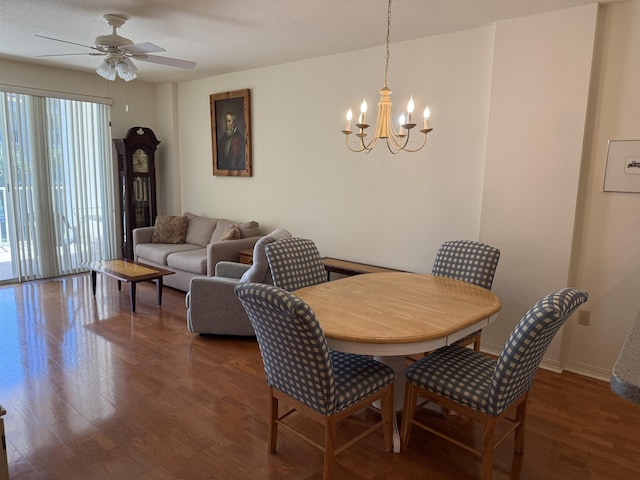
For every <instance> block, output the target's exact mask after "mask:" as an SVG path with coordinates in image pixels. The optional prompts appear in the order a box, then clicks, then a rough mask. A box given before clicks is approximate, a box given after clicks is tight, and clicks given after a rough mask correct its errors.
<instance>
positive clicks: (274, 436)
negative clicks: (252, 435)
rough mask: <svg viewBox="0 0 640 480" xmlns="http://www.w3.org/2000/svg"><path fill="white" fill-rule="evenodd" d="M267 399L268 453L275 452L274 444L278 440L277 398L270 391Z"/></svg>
mask: <svg viewBox="0 0 640 480" xmlns="http://www.w3.org/2000/svg"><path fill="white" fill-rule="evenodd" d="M270 397H271V398H270V399H269V442H268V443H269V444H268V446H267V447H268V449H269V453H276V445H277V440H278V422H277V421H276V419H277V418H278V399H277V398H276V397H274V396H273V391H272V392H271V393H270Z"/></svg>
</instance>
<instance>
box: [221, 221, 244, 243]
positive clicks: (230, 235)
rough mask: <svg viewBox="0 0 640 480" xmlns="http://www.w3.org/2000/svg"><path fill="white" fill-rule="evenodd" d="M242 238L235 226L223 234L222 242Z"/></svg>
mask: <svg viewBox="0 0 640 480" xmlns="http://www.w3.org/2000/svg"><path fill="white" fill-rule="evenodd" d="M239 238H240V229H239V228H238V227H236V226H235V225H233V226H231V227H229V228H228V229H227V231H226V232H224V233H223V234H222V237H220V241H221V242H226V241H227V240H238V239H239Z"/></svg>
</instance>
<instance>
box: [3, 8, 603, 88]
mask: <svg viewBox="0 0 640 480" xmlns="http://www.w3.org/2000/svg"><path fill="white" fill-rule="evenodd" d="M609 1H616V0H604V2H609ZM589 3H594V0H395V1H394V3H393V7H392V24H391V25H392V27H391V42H392V44H393V43H396V42H400V41H403V40H410V39H414V38H420V37H426V36H431V35H438V34H443V33H450V32H455V31H460V30H466V29H470V28H475V27H481V26H485V25H488V24H491V23H493V22H495V21H497V20H505V19H509V18H516V17H523V16H528V15H533V14H537V13H542V12H545V11H552V10H559V9H563V8H568V7H575V6H578V5H584V4H589ZM105 13H120V14H125V15H126V16H127V17H128V20H127V23H126V24H125V25H124V26H123V27H122V28H120V29H119V31H118V33H119V34H120V35H122V36H124V37H127V38H129V39H131V40H132V41H133V42H134V43H140V42H151V43H153V44H155V45H158V46H160V47H163V48H165V49H166V52H163V53H158V54H157V55H163V56H167V57H173V58H180V59H184V60H192V61H195V62H197V66H196V68H195V69H194V70H193V71H188V70H182V69H178V68H174V67H167V66H163V65H156V64H152V63H148V62H142V61H139V60H136V61H135V63H136V66H137V67H138V68H139V71H138V78H139V79H140V80H142V81H147V82H154V83H155V82H167V81H184V80H191V79H197V78H204V77H208V76H213V75H220V74H224V73H229V72H235V71H240V70H246V69H250V68H256V67H262V66H266V65H275V64H280V63H286V62H291V61H296V60H302V59H305V58H313V57H319V56H323V55H331V54H337V53H342V52H348V51H351V50H358V49H362V48H368V47H373V46H379V45H384V43H385V37H386V22H387V19H386V17H387V0H0V57H2V58H7V59H11V60H18V61H23V62H32V63H39V64H43V65H49V66H57V67H63V68H71V69H75V70H83V71H87V72H90V71H94V70H95V68H96V67H97V66H98V64H99V63H100V61H101V57H94V56H88V55H72V56H60V57H47V58H37V57H36V56H37V55H50V54H60V53H85V52H88V51H90V50H89V49H87V48H83V47H81V46H74V45H69V44H65V43H60V42H55V41H51V40H45V39H42V38H38V37H35V36H34V34H40V35H45V36H49V37H54V38H58V39H61V40H67V41H70V42H75V43H79V44H82V45H93V42H94V39H95V37H96V36H98V35H105V34H109V33H111V28H110V27H109V26H108V25H107V24H106V23H105V21H104V20H103V18H102V15H103V14H105ZM392 51H393V48H392ZM96 78H99V77H97V76H96Z"/></svg>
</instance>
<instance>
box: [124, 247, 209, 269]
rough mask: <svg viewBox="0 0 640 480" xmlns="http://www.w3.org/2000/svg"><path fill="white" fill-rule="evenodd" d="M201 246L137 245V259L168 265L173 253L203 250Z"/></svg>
mask: <svg viewBox="0 0 640 480" xmlns="http://www.w3.org/2000/svg"><path fill="white" fill-rule="evenodd" d="M201 248H202V247H200V246H199V245H191V244H189V243H181V244H177V245H174V244H169V243H141V244H139V245H136V252H135V253H136V258H137V259H138V260H139V261H141V262H142V263H144V260H145V259H146V260H149V261H150V262H153V263H157V264H159V265H166V264H167V257H168V256H169V255H170V254H171V253H173V252H186V251H189V250H197V249H201Z"/></svg>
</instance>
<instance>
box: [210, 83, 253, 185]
mask: <svg viewBox="0 0 640 480" xmlns="http://www.w3.org/2000/svg"><path fill="white" fill-rule="evenodd" d="M209 102H210V106H211V141H212V147H213V174H214V175H218V176H225V177H250V176H251V175H252V174H253V173H252V168H251V94H250V90H249V89H245V90H234V91H233V92H225V93H213V94H211V95H210V96H209Z"/></svg>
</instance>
